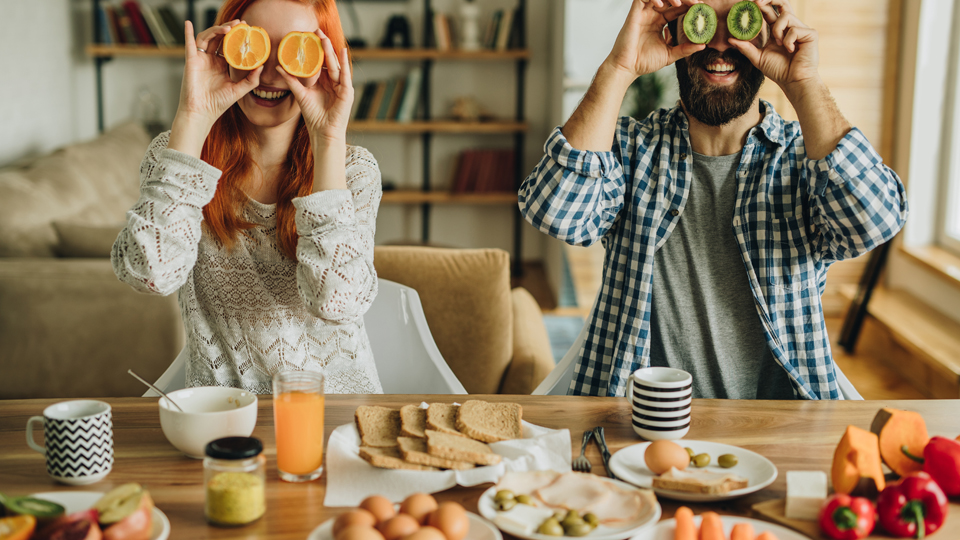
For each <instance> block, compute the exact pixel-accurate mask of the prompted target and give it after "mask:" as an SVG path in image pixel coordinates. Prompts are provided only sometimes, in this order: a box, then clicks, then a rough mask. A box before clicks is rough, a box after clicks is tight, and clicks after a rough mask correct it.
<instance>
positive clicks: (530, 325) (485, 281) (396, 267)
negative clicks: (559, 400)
mask: <svg viewBox="0 0 960 540" xmlns="http://www.w3.org/2000/svg"><path fill="white" fill-rule="evenodd" d="M374 266H375V267H376V269H377V275H378V276H379V277H380V278H383V279H389V280H391V281H396V282H397V283H401V284H403V285H406V286H408V287H412V288H414V289H416V291H417V293H418V294H419V295H420V302H421V303H422V304H423V312H424V315H425V316H426V319H427V323H428V324H429V325H430V331H431V333H432V334H433V339H434V341H436V343H437V348H439V349H440V353H441V354H442V355H443V357H444V359H445V360H446V361H447V364H449V366H450V369H452V370H453V372H454V373H455V374H456V375H457V378H458V379H460V382H461V383H462V384H463V386H464V388H466V389H467V392H469V393H471V394H496V393H501V394H529V393H530V392H532V391H533V389H534V388H536V387H537V385H538V384H539V383H540V381H541V380H543V378H544V377H546V376H547V374H548V373H550V371H551V370H552V369H553V367H554V360H553V356H552V353H551V351H550V340H549V337H548V336H547V330H546V327H545V326H544V324H543V316H542V313H541V312H540V307H539V306H538V305H537V302H536V300H534V299H533V296H532V295H531V294H530V293H529V292H528V291H527V290H526V289H523V288H520V287H518V288H516V289H513V290H511V289H510V257H509V255H508V254H507V253H506V252H505V251H503V250H499V249H439V248H427V247H405V246H377V247H376V248H374ZM375 331H376V329H373V328H368V329H367V332H375Z"/></svg>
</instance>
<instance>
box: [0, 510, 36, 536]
mask: <svg viewBox="0 0 960 540" xmlns="http://www.w3.org/2000/svg"><path fill="white" fill-rule="evenodd" d="M36 526H37V518H35V517H33V516H30V515H24V516H16V517H8V518H3V519H0V538H2V539H3V540H27V538H30V535H31V534H33V530H34V529H35V528H36Z"/></svg>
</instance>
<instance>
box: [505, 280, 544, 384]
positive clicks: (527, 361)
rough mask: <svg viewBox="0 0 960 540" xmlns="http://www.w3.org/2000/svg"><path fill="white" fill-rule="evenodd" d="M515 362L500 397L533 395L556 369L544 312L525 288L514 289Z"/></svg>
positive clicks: (506, 375)
mask: <svg viewBox="0 0 960 540" xmlns="http://www.w3.org/2000/svg"><path fill="white" fill-rule="evenodd" d="M512 297H513V361H512V362H510V366H509V367H508V368H507V370H506V372H505V373H504V374H503V383H502V384H501V385H500V393H501V394H530V393H531V392H533V391H534V390H536V388H537V386H538V385H539V384H540V382H541V381H543V379H545V378H546V376H547V375H549V374H550V372H551V371H553V368H554V367H556V365H555V362H554V359H553V353H552V351H551V348H550V334H548V333H547V327H546V326H545V325H544V324H543V312H542V311H540V306H539V305H538V304H537V301H536V300H535V299H534V298H533V295H532V294H530V292H529V291H528V290H526V289H524V288H523V287H517V288H516V289H513V294H512Z"/></svg>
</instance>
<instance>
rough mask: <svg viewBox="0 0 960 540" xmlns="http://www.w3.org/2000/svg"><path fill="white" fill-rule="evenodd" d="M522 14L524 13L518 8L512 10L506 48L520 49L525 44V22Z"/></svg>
mask: <svg viewBox="0 0 960 540" xmlns="http://www.w3.org/2000/svg"><path fill="white" fill-rule="evenodd" d="M523 15H524V13H523V11H521V10H520V8H516V9H515V10H514V11H513V24H512V25H510V35H509V36H508V37H507V48H508V49H522V48H523V47H524V46H525V43H524V42H523V41H524V40H523V27H524V24H525V21H524V19H523Z"/></svg>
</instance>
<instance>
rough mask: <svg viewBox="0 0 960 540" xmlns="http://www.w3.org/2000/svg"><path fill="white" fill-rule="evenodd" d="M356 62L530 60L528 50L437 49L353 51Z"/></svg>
mask: <svg viewBox="0 0 960 540" xmlns="http://www.w3.org/2000/svg"><path fill="white" fill-rule="evenodd" d="M350 52H351V54H353V59H354V60H410V61H416V60H525V59H528V58H530V51H529V50H527V49H510V50H506V51H493V50H489V49H484V50H479V51H458V50H451V51H440V50H437V49H353V50H351V51H350Z"/></svg>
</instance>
